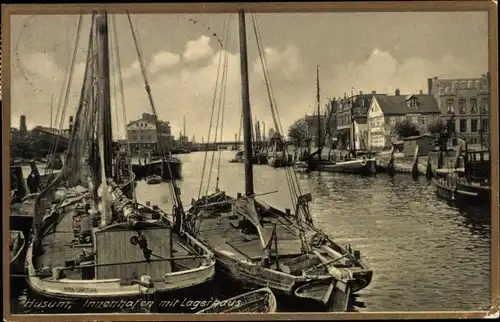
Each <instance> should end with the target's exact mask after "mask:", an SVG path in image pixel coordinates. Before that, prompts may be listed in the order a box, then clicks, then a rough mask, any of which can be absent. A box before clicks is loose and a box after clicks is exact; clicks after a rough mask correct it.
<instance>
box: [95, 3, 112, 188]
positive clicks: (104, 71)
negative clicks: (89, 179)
mask: <svg viewBox="0 0 500 322" xmlns="http://www.w3.org/2000/svg"><path fill="white" fill-rule="evenodd" d="M96 23H97V24H96V25H97V48H98V50H97V54H98V55H99V56H98V73H99V81H98V82H99V105H100V108H101V111H102V114H101V115H102V117H101V122H102V132H103V133H102V136H103V144H104V149H103V153H104V156H103V160H104V173H103V174H102V175H103V176H104V177H106V178H111V177H113V150H112V140H113V136H112V135H113V133H112V127H111V98H110V96H109V95H110V84H109V80H110V73H109V36H108V14H107V12H106V11H103V12H99V13H97V14H96Z"/></svg>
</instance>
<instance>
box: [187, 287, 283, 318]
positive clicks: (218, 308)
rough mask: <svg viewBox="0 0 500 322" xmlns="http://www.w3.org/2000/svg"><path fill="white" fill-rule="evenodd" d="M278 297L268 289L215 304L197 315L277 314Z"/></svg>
mask: <svg viewBox="0 0 500 322" xmlns="http://www.w3.org/2000/svg"><path fill="white" fill-rule="evenodd" d="M276 308H277V304H276V297H275V296H274V294H273V292H272V291H271V289H269V288H268V287H265V288H262V289H258V290H255V291H251V292H248V293H245V294H241V295H238V296H235V297H232V298H229V299H226V300H223V301H222V302H221V303H218V304H217V305H216V304H213V305H212V306H210V307H207V308H205V309H203V310H201V311H199V312H197V313H196V314H203V313H209V314H214V313H275V312H276Z"/></svg>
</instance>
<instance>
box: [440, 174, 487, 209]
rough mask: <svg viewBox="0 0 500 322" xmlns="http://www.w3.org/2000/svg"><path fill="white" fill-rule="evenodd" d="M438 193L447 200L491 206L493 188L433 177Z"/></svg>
mask: <svg viewBox="0 0 500 322" xmlns="http://www.w3.org/2000/svg"><path fill="white" fill-rule="evenodd" d="M432 182H433V183H434V185H435V186H436V194H437V195H438V196H439V197H440V198H442V199H445V200H447V201H451V202H455V203H460V204H469V205H470V204H475V205H484V206H489V204H490V197H491V189H490V188H489V187H484V186H475V185H471V184H467V183H460V182H450V180H447V179H446V177H445V178H440V179H433V180H432Z"/></svg>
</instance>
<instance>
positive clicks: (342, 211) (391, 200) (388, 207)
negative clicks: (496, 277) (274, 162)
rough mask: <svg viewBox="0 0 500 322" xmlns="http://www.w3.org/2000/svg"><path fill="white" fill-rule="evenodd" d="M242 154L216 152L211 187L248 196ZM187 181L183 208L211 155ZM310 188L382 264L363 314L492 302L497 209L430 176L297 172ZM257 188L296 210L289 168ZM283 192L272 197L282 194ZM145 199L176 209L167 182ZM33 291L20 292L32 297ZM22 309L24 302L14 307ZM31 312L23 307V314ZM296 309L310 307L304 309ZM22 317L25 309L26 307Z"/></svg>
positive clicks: (143, 191) (336, 224) (267, 174)
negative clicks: (457, 202)
mask: <svg viewBox="0 0 500 322" xmlns="http://www.w3.org/2000/svg"><path fill="white" fill-rule="evenodd" d="M234 153H235V152H234V151H222V152H220V156H221V161H220V173H219V175H218V174H217V172H218V171H217V168H218V159H217V158H218V156H219V152H218V151H215V152H208V156H207V157H208V160H207V162H206V163H207V165H206V169H205V182H204V183H203V185H202V188H203V189H202V191H201V194H202V195H203V194H205V193H206V192H207V185H206V181H207V179H206V178H207V177H208V172H209V168H210V164H211V160H210V157H211V156H212V154H213V155H214V156H215V160H214V162H213V170H212V174H211V179H210V187H209V190H208V192H212V191H213V190H214V188H215V183H216V181H217V177H219V187H220V189H222V190H226V191H227V192H228V193H229V194H231V195H235V194H236V192H242V193H243V192H244V176H245V174H244V165H243V164H240V163H229V162H228V161H229V160H230V159H231V158H232V157H233V156H234ZM178 157H179V158H180V159H181V160H182V162H183V165H182V172H183V179H182V180H180V181H178V183H179V186H180V188H181V197H182V200H183V203H184V207H188V206H189V204H190V203H191V199H192V198H197V197H198V192H199V188H200V178H201V173H202V170H203V163H204V157H205V153H204V152H195V153H190V154H183V155H178ZM298 178H299V182H300V186H301V189H302V193H307V192H310V193H311V194H312V196H313V201H312V202H311V203H310V210H311V214H312V217H313V221H314V223H315V224H316V225H317V226H318V227H319V228H321V229H323V230H324V231H325V232H326V233H327V234H329V235H330V236H332V237H333V239H334V240H335V241H336V242H338V243H340V244H342V245H347V244H350V245H351V247H352V248H353V249H357V250H360V251H361V256H362V258H364V260H365V262H366V263H367V264H368V265H369V266H370V268H372V269H373V272H374V277H373V281H372V283H371V284H370V285H369V286H368V287H367V288H366V289H364V290H362V291H360V294H359V297H358V299H357V301H358V302H363V303H364V307H360V308H358V309H357V310H358V311H361V312H381V311H452V310H479V309H485V308H486V307H489V297H490V243H491V238H490V237H491V236H490V215H489V210H488V208H486V207H485V208H470V209H457V208H455V207H454V206H453V205H449V204H448V203H446V202H445V201H441V200H439V199H438V198H437V196H436V193H435V187H434V186H433V185H432V184H431V183H429V182H427V180H425V178H423V177H422V178H420V180H418V181H414V180H413V179H412V178H411V176H409V175H396V176H395V177H394V178H389V177H388V176H386V175H383V174H379V175H377V176H375V177H363V176H354V175H345V174H329V173H312V174H300V175H299V174H298ZM254 184H255V193H256V194H266V193H269V194H266V195H262V196H261V197H259V198H261V199H262V200H264V201H266V202H267V203H269V204H271V205H273V206H276V207H279V208H292V209H293V205H292V204H291V201H290V193H289V191H288V189H287V182H286V176H285V170H283V169H275V168H272V167H270V166H267V165H261V166H254ZM276 190H278V191H277V192H275V193H270V192H273V191H276ZM136 191H137V198H138V200H139V201H140V202H146V201H149V202H151V204H152V205H158V206H159V207H161V208H163V209H164V210H166V211H167V212H170V211H171V208H172V198H171V196H170V192H169V187H168V183H161V184H160V185H147V184H146V183H145V182H144V181H139V182H138V183H137V189H136ZM23 297H25V295H22V296H20V297H19V300H20V301H23V300H25V298H24V299H23ZM14 306H16V307H18V308H20V307H21V306H22V305H21V306H19V305H14ZM21 311H22V310H21ZM295 311H299V312H300V311H302V310H301V309H300V308H295ZM19 313H21V312H19Z"/></svg>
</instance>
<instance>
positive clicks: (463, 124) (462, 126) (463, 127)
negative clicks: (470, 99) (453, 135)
mask: <svg viewBox="0 0 500 322" xmlns="http://www.w3.org/2000/svg"><path fill="white" fill-rule="evenodd" d="M464 132H467V120H460V133H464Z"/></svg>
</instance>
